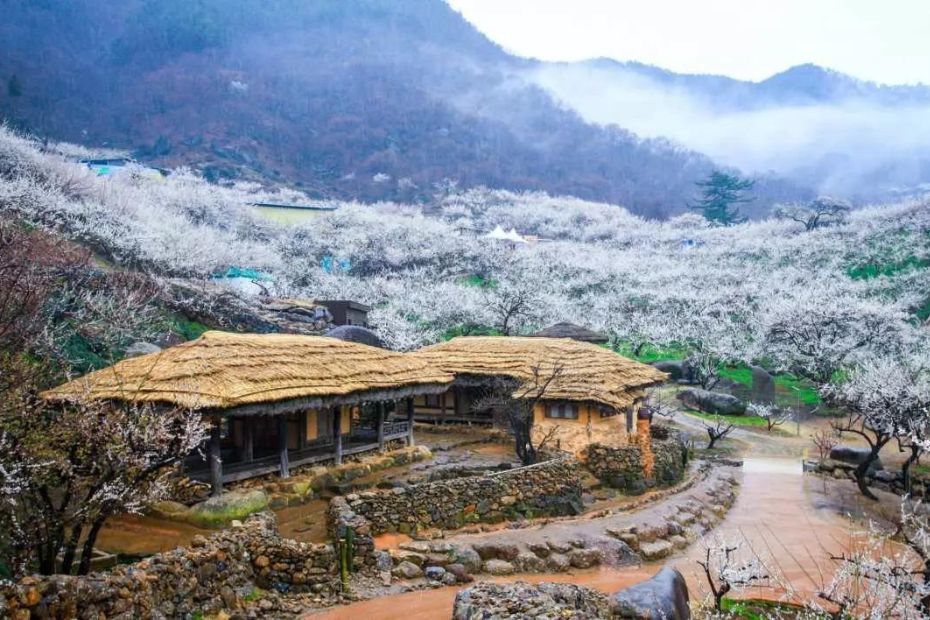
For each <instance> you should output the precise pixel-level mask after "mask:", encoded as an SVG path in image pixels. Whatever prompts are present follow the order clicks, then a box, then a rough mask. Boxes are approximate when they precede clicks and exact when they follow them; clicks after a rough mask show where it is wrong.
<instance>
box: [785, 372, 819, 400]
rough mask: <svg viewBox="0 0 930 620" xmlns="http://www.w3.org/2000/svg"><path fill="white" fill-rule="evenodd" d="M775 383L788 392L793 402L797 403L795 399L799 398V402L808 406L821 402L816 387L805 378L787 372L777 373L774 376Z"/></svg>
mask: <svg viewBox="0 0 930 620" xmlns="http://www.w3.org/2000/svg"><path fill="white" fill-rule="evenodd" d="M775 385H777V386H779V387H782V388H784V389H785V390H787V391H788V392H790V393H791V396H792V397H793V398H792V401H793V402H794V403H797V400H798V399H800V400H801V404H802V405H807V406H808V407H817V406H819V405H821V404H823V401H822V400H821V399H820V394H819V393H818V392H817V388H816V387H814V385H813V384H812V383H811V382H810V381H807V380H805V379H799V378H798V377H795V376H794V375H789V374H785V375H778V376H776V377H775Z"/></svg>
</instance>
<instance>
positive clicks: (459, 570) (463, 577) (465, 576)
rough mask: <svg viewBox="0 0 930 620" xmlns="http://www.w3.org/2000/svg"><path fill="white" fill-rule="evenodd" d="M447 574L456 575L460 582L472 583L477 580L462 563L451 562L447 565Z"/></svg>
mask: <svg viewBox="0 0 930 620" xmlns="http://www.w3.org/2000/svg"><path fill="white" fill-rule="evenodd" d="M446 574H448V575H454V576H455V579H456V581H458V582H459V583H471V582H472V581H474V580H475V578H474V577H472V576H471V575H470V574H469V572H468V570H467V569H466V568H465V567H464V566H463V565H461V564H449V565H448V566H446Z"/></svg>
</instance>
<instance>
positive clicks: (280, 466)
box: [184, 398, 414, 495]
mask: <svg viewBox="0 0 930 620" xmlns="http://www.w3.org/2000/svg"><path fill="white" fill-rule="evenodd" d="M401 403H403V405H404V407H403V409H404V411H403V418H401V417H400V416H399V415H398V413H400V411H399V410H400V408H401V407H399V406H395V407H394V411H393V412H391V411H389V407H388V405H387V404H386V403H384V402H378V403H373V404H370V405H366V406H365V408H364V411H363V408H362V407H360V406H355V407H346V406H340V407H329V408H325V409H319V410H315V409H314V410H306V411H299V412H290V413H278V414H268V415H262V414H254V413H253V414H248V415H236V413H235V412H230V413H227V414H212V415H210V418H211V419H212V422H213V425H212V428H211V429H210V437H209V439H208V440H207V442H206V446H205V449H204V450H203V456H201V455H200V454H192V455H191V456H190V457H188V459H187V460H186V461H185V463H184V473H185V474H186V475H187V476H188V477H190V478H192V479H194V480H203V481H205V482H210V484H211V486H212V490H213V494H214V495H218V494H220V493H222V490H223V484H225V483H230V482H237V481H240V480H246V479H248V478H254V477H257V476H264V475H267V474H273V473H277V474H278V475H279V476H281V477H282V478H288V477H290V470H291V468H292V467H300V466H304V465H310V464H314V463H324V462H331V463H334V464H336V465H340V464H342V461H343V458H344V457H346V456H351V455H354V454H361V453H364V452H375V451H381V452H383V451H384V449H385V445H386V444H387V442H389V441H396V440H398V439H400V440H404V441H405V442H406V444H407V445H408V446H412V445H414V438H413V412H414V408H413V400H412V399H411V398H407V399H405V400H404V401H401ZM401 403H397V404H398V405H399V404H401ZM363 414H366V415H363Z"/></svg>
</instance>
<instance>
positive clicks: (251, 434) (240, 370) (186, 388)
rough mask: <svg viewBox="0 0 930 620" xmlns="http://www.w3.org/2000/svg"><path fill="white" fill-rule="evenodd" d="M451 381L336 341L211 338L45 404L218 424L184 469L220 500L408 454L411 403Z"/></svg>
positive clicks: (119, 368)
mask: <svg viewBox="0 0 930 620" xmlns="http://www.w3.org/2000/svg"><path fill="white" fill-rule="evenodd" d="M453 379H454V377H453V375H452V374H451V373H449V372H448V371H445V370H442V369H440V368H437V367H436V366H434V365H431V364H430V363H429V362H428V361H427V360H423V359H419V358H415V357H410V356H407V355H403V354H401V353H394V352H392V351H386V350H384V349H379V348H375V347H370V346H366V345H364V344H358V343H355V342H347V341H345V340H340V339H338V338H326V337H323V336H300V335H292V334H232V333H225V332H207V333H205V334H204V335H203V336H201V337H200V338H198V339H197V340H194V341H191V342H186V343H184V344H180V345H178V346H175V347H171V348H169V349H165V350H164V351H159V352H157V353H151V354H149V355H144V356H141V357H135V358H131V359H126V360H123V361H121V362H119V363H117V364H114V365H113V366H110V367H109V368H104V369H103V370H98V371H96V372H92V373H90V374H88V375H86V376H85V377H81V378H80V379H77V380H75V381H71V382H70V383H66V384H64V385H62V386H60V387H57V388H55V389H53V390H49V391H48V392H45V393H44V394H43V396H44V397H45V398H47V399H50V400H57V401H78V400H87V399H91V400H109V401H114V400H115V401H132V402H147V403H155V404H161V405H166V406H176V407H185V408H191V409H195V410H198V411H201V412H202V413H203V415H205V416H209V417H210V418H211V420H212V421H213V424H212V428H211V435H210V439H209V443H208V454H209V458H208V459H207V460H206V461H205V460H204V459H203V458H202V457H200V456H199V455H192V456H191V457H189V458H188V461H189V462H188V463H186V465H185V466H186V468H187V473H188V475H191V476H192V477H202V478H207V479H209V480H210V482H211V483H212V485H213V490H214V493H219V492H221V490H222V487H223V484H224V483H225V482H232V481H236V480H243V479H245V478H250V477H254V476H260V475H265V474H268V473H271V472H274V471H278V472H280V475H281V476H282V477H284V478H286V477H288V476H289V475H290V474H289V471H290V467H291V466H297V465H306V464H311V463H319V462H323V461H327V460H332V461H334V462H336V463H341V462H342V458H343V455H348V454H359V453H362V452H368V451H373V450H384V449H385V444H386V442H389V441H393V440H403V441H406V442H407V444H408V445H413V441H414V439H413V419H414V418H413V413H414V412H413V397H414V396H417V395H427V394H436V393H441V392H444V391H445V390H447V389H448V386H449V384H450V383H451V382H452V381H453ZM400 400H405V401H406V404H407V405H406V419H404V417H403V414H402V412H401V407H400V404H399V402H398V401H400ZM363 408H364V409H366V410H367V415H364V416H363V415H362V409H363ZM207 468H208V469H207Z"/></svg>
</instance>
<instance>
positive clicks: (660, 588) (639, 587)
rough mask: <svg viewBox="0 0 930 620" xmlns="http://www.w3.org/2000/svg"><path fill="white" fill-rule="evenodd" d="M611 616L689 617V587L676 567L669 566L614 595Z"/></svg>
mask: <svg viewBox="0 0 930 620" xmlns="http://www.w3.org/2000/svg"><path fill="white" fill-rule="evenodd" d="M610 617H611V618H642V619H644V620H688V619H689V618H691V611H690V609H689V608H688V586H687V584H685V578H684V577H682V576H681V573H680V572H678V571H677V570H675V569H674V568H669V567H667V566H666V567H665V568H663V569H662V570H660V571H659V572H658V573H656V575H655V577H653V578H652V579H649V580H647V581H643V582H641V583H638V584H636V585H635V586H630V587H629V588H626V589H625V590H620V591H619V592H617V593H616V594H614V595H613V596H612V597H611V598H610Z"/></svg>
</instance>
